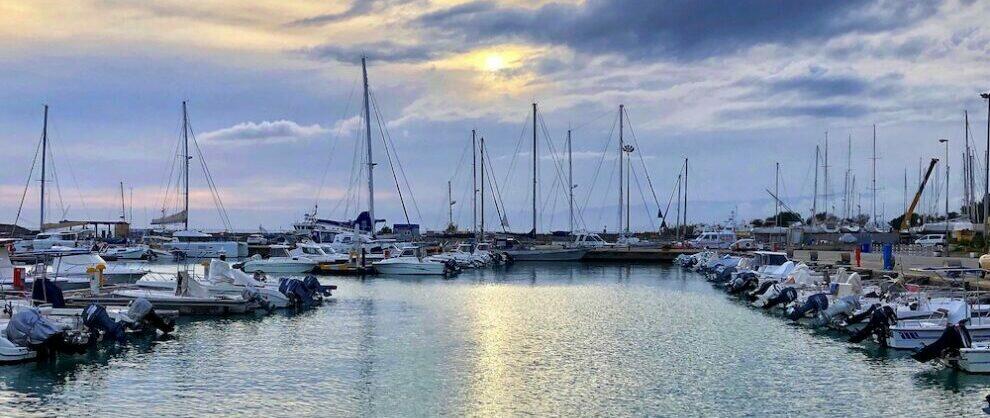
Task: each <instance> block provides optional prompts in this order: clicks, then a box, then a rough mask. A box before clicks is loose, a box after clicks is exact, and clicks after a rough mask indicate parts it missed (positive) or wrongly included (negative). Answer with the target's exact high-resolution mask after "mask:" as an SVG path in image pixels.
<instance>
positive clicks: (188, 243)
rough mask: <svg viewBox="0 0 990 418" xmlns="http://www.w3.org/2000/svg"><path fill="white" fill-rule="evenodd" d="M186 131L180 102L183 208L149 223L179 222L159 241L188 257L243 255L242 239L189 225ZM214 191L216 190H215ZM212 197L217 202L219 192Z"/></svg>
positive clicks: (169, 248) (187, 114) (172, 250)
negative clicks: (168, 237)
mask: <svg viewBox="0 0 990 418" xmlns="http://www.w3.org/2000/svg"><path fill="white" fill-rule="evenodd" d="M189 133H190V128H189V113H188V112H187V110H186V102H182V157H181V158H182V162H181V164H182V172H181V176H182V181H183V209H182V211H180V212H178V213H174V214H172V215H167V216H162V217H160V218H156V219H153V220H152V221H151V224H152V225H171V224H182V225H183V229H182V230H181V231H176V232H175V233H173V234H172V240H171V241H169V242H165V243H162V249H163V250H165V251H168V252H171V253H173V254H175V255H177V256H184V257H189V258H218V257H231V258H240V257H247V255H248V246H247V243H246V242H237V241H232V240H227V239H224V238H220V237H215V236H213V235H211V234H207V233H205V232H201V231H193V230H190V229H189V160H190V159H192V157H190V155H189ZM208 180H209V178H208ZM209 183H210V185H211V188H212V187H214V186H213V183H212V181H210V182H209ZM214 193H216V191H215V190H214ZM215 197H216V198H217V201H218V202H219V195H217V196H215ZM163 212H164V209H163Z"/></svg>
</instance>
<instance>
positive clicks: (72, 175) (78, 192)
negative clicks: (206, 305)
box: [49, 118, 92, 218]
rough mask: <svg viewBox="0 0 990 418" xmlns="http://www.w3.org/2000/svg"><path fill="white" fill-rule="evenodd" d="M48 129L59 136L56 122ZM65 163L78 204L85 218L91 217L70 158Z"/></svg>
mask: <svg viewBox="0 0 990 418" xmlns="http://www.w3.org/2000/svg"><path fill="white" fill-rule="evenodd" d="M49 125H51V118H49ZM49 130H54V132H55V137H56V138H61V135H60V132H59V129H58V124H55V125H54V126H52V127H49ZM52 152H54V151H52ZM53 155H54V154H53ZM65 164H66V166H67V167H68V170H69V178H70V179H72V184H73V186H75V188H76V195H77V196H78V197H79V204H80V206H82V208H83V213H84V214H85V216H86V217H87V218H92V216H91V215H92V214H91V213H89V208H88V207H87V206H86V199H85V198H83V194H82V189H81V188H80V187H79V181H78V180H76V170H75V169H74V168H73V167H72V159H71V158H70V159H67V160H65Z"/></svg>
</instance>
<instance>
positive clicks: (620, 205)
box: [616, 104, 625, 234]
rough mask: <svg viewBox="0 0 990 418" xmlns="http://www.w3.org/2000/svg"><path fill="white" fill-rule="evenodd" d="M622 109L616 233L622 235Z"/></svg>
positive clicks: (620, 107) (620, 111)
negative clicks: (617, 225) (617, 226)
mask: <svg viewBox="0 0 990 418" xmlns="http://www.w3.org/2000/svg"><path fill="white" fill-rule="evenodd" d="M622 107H623V105H621V104H620V105H619V228H618V229H616V232H618V233H620V234H621V233H622V231H623V229H622V212H623V211H622V203H623V199H622V175H623V174H622V148H623V147H624V146H625V144H624V143H623V142H624V141H625V140H624V139H623V137H622V127H623V126H622V125H623V122H624V119H623V117H622Z"/></svg>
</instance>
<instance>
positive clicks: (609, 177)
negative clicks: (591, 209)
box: [596, 164, 622, 232]
mask: <svg viewBox="0 0 990 418" xmlns="http://www.w3.org/2000/svg"><path fill="white" fill-rule="evenodd" d="M618 166H619V165H618V164H612V165H611V167H612V170H610V171H609V173H608V182H606V183H605V184H612V179H613V178H615V169H616V168H617V167H618ZM619 174H620V175H621V174H622V173H619ZM607 199H610V197H609V196H603V200H607ZM602 204H603V205H605V206H607V204H605V203H604V202H603V203H602ZM605 206H602V208H601V209H600V210H599V211H598V221H596V223H597V224H598V225H602V215H604V214H605ZM619 232H621V231H619Z"/></svg>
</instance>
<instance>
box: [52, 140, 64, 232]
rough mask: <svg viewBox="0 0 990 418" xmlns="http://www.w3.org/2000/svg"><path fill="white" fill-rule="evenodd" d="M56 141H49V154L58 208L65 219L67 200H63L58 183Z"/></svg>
mask: <svg viewBox="0 0 990 418" xmlns="http://www.w3.org/2000/svg"><path fill="white" fill-rule="evenodd" d="M54 145H55V141H48V154H49V155H50V157H49V161H51V164H50V165H51V167H52V183H55V195H56V196H58V207H59V209H61V210H62V216H61V218H62V219H65V214H66V213H67V212H68V210H67V209H66V206H65V200H63V199H62V184H61V183H60V182H59V181H58V169H57V168H56V165H55V146H54Z"/></svg>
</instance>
